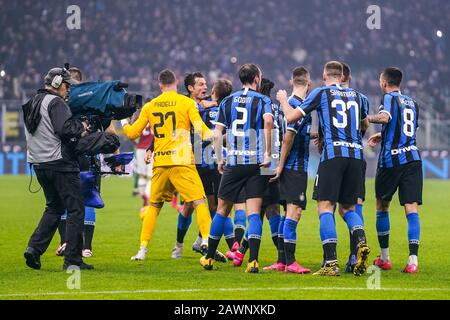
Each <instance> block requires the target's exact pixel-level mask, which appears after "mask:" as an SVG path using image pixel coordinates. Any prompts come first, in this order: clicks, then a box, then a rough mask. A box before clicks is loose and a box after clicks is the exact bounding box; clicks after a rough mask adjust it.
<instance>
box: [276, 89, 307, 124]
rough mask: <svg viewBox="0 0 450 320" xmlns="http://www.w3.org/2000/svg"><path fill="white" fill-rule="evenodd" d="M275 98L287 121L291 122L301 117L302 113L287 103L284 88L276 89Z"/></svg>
mask: <svg viewBox="0 0 450 320" xmlns="http://www.w3.org/2000/svg"><path fill="white" fill-rule="evenodd" d="M277 100H278V102H280V106H281V108H282V109H283V113H284V117H285V119H286V120H287V122H288V123H293V122H296V121H298V120H300V119H301V118H303V114H302V113H301V112H300V111H299V110H297V109H294V108H292V107H291V105H290V104H289V102H288V95H287V91H286V90H278V92H277Z"/></svg>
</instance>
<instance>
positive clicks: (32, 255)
mask: <svg viewBox="0 0 450 320" xmlns="http://www.w3.org/2000/svg"><path fill="white" fill-rule="evenodd" d="M23 256H24V257H25V263H26V264H27V266H29V267H30V268H32V269H36V270H39V269H40V268H41V255H40V254H39V252H37V250H36V249H33V248H32V247H27V249H26V250H25V252H24V254H23Z"/></svg>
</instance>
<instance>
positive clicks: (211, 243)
mask: <svg viewBox="0 0 450 320" xmlns="http://www.w3.org/2000/svg"><path fill="white" fill-rule="evenodd" d="M219 242H220V239H219V240H215V239H212V238H208V253H207V254H206V259H211V258H212V259H214V256H215V255H216V251H217V247H218V246H219Z"/></svg>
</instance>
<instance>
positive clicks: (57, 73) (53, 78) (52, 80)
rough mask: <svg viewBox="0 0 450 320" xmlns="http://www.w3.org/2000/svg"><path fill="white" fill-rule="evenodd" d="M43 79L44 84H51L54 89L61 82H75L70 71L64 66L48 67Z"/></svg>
mask: <svg viewBox="0 0 450 320" xmlns="http://www.w3.org/2000/svg"><path fill="white" fill-rule="evenodd" d="M44 81H45V84H46V85H49V86H52V87H53V88H55V89H58V88H59V87H60V86H61V84H62V83H63V82H65V83H68V84H69V85H73V84H76V82H75V81H74V80H73V79H72V77H71V75H70V72H69V71H68V70H67V69H65V68H53V69H50V70H49V71H48V72H47V74H46V76H45V78H44Z"/></svg>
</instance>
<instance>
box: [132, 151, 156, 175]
mask: <svg viewBox="0 0 450 320" xmlns="http://www.w3.org/2000/svg"><path fill="white" fill-rule="evenodd" d="M146 153H147V150H145V149H136V159H135V167H134V171H135V172H136V173H137V174H139V175H143V176H146V177H148V178H150V177H151V176H152V169H153V159H152V161H151V162H150V163H149V164H146V163H145V160H144V159H145V155H146Z"/></svg>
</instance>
